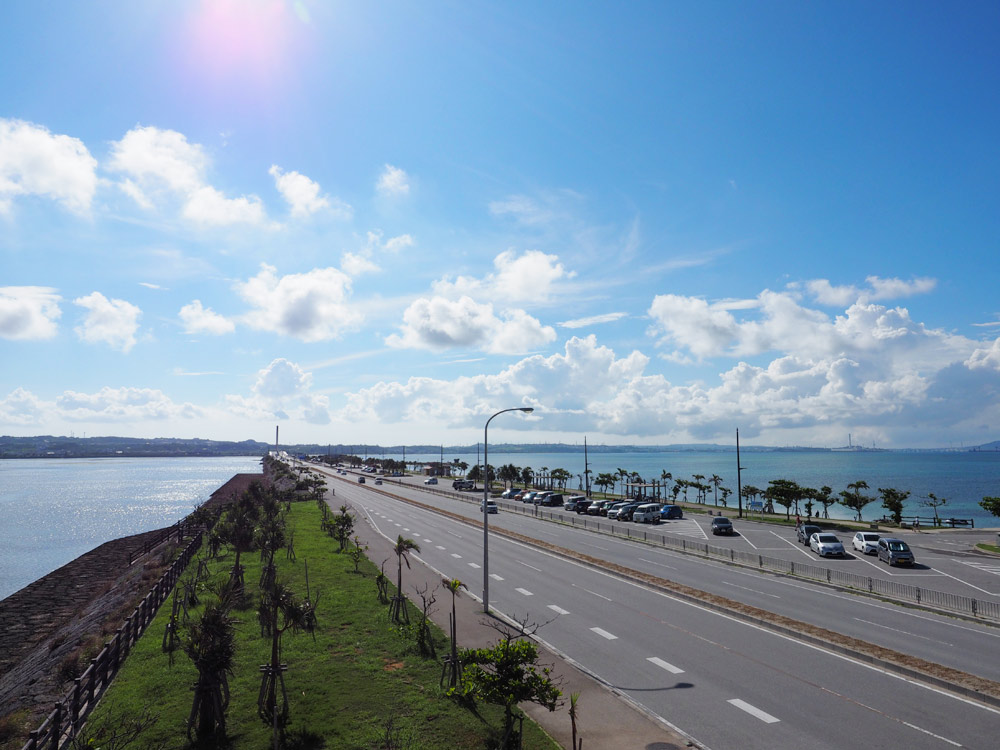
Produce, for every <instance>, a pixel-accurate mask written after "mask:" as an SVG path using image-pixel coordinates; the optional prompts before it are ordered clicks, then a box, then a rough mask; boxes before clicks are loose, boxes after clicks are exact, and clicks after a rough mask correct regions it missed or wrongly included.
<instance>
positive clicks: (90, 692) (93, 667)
mask: <svg viewBox="0 0 1000 750" xmlns="http://www.w3.org/2000/svg"><path fill="white" fill-rule="evenodd" d="M89 671H90V683H89V684H88V685H87V711H88V712H89V711H90V709H92V708H93V707H94V688H95V687H97V685H96V683H97V659H91V660H90V670H89Z"/></svg>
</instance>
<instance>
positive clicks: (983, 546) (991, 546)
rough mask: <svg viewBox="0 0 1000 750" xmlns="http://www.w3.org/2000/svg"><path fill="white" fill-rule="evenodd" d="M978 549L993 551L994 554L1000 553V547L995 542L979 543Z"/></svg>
mask: <svg viewBox="0 0 1000 750" xmlns="http://www.w3.org/2000/svg"><path fill="white" fill-rule="evenodd" d="M976 548H977V549H981V550H983V552H992V553H994V554H997V555H1000V547H998V546H997V545H995V544H986V543H985V542H983V543H980V544H977V545H976Z"/></svg>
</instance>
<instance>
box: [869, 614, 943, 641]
mask: <svg viewBox="0 0 1000 750" xmlns="http://www.w3.org/2000/svg"><path fill="white" fill-rule="evenodd" d="M854 619H855V620H857V621H858V622H863V623H865V624H866V625H874V626H875V627H877V628H885V629H886V630H891V631H893V632H894V633H902V634H903V635H908V636H910V637H911V638H922V639H923V640H925V641H930V642H931V643H943V644H944V645H945V646H951V647H952V648H954V647H955V644H954V643H948V642H946V641H939V640H937V639H936V638H928V637H927V636H926V635H917V634H916V633H910V632H908V631H906V630H900V629H899V628H890V627H889V626H888V625H882V624H881V623H878V622H872V621H871V620H862V619H861V618H860V617H855V618H854Z"/></svg>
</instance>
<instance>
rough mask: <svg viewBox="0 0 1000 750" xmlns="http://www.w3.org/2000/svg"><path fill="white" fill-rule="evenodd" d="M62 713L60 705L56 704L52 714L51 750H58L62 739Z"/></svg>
mask: <svg viewBox="0 0 1000 750" xmlns="http://www.w3.org/2000/svg"><path fill="white" fill-rule="evenodd" d="M62 712H63V705H62V703H56V704H55V710H54V711H53V712H52V714H53V716H52V735H51V736H52V750H59V740H60V739H61V738H62Z"/></svg>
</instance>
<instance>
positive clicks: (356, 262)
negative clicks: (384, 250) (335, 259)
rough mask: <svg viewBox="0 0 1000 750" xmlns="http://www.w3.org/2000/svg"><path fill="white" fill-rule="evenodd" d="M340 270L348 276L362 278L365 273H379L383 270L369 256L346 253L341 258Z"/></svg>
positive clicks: (362, 253)
mask: <svg viewBox="0 0 1000 750" xmlns="http://www.w3.org/2000/svg"><path fill="white" fill-rule="evenodd" d="M340 268H341V270H343V272H344V273H346V274H347V275H348V276H355V277H356V276H360V275H361V274H363V273H377V272H378V271H381V270H382V269H381V268H380V267H379V266H378V264H377V263H375V261H373V260H372V259H371V258H370V257H369V256H368V254H366V253H364V252H361V253H344V254H343V255H341V256H340Z"/></svg>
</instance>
